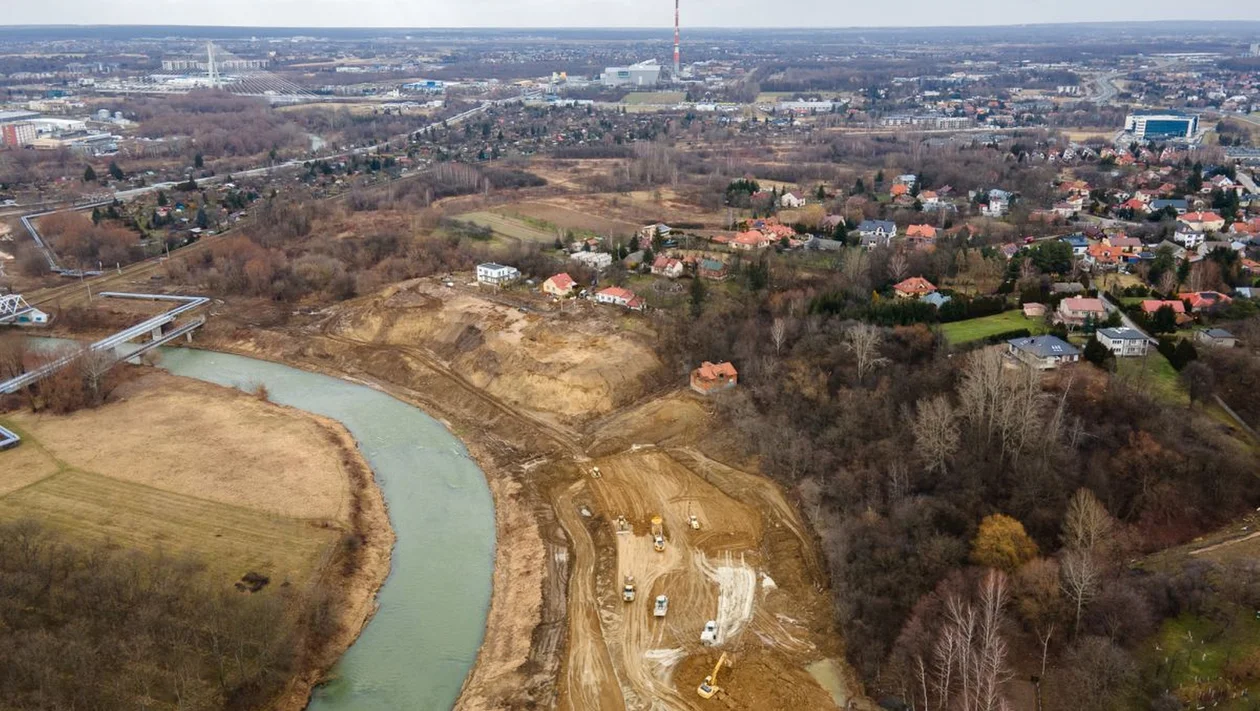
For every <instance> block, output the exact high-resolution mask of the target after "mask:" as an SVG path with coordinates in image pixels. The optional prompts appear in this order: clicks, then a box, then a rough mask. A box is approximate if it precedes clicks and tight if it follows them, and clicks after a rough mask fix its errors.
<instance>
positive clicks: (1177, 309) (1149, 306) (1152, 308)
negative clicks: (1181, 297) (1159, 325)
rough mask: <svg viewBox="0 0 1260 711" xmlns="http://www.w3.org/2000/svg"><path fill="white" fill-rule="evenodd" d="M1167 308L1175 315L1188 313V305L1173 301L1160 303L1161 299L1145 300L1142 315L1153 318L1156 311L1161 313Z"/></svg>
mask: <svg viewBox="0 0 1260 711" xmlns="http://www.w3.org/2000/svg"><path fill="white" fill-rule="evenodd" d="M1165 306H1167V307H1168V308H1170V309H1172V310H1173V313H1175V314H1184V313H1185V312H1186V305H1185V303H1184V302H1181V301H1173V300H1171V299H1169V300H1168V301H1160V300H1159V299H1144V300H1143V301H1142V313H1144V314H1146V315H1147V316H1152V315H1154V314H1155V312H1156V311H1159V310H1160V309H1162V308H1164V307H1165Z"/></svg>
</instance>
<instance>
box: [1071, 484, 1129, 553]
mask: <svg viewBox="0 0 1260 711" xmlns="http://www.w3.org/2000/svg"><path fill="white" fill-rule="evenodd" d="M1115 527H1116V522H1115V519H1113V518H1112V517H1111V514H1109V513H1107V508H1106V507H1105V506H1103V505H1102V502H1101V501H1099V500H1098V497H1096V496H1094V492H1092V491H1090V490H1089V489H1085V488H1081V489H1077V490H1076V494H1074V495H1073V496H1072V500H1071V501H1069V502H1068V508H1067V513H1066V514H1064V516H1063V545H1064V547H1066V548H1068V549H1070V550H1075V551H1084V552H1088V553H1093V552H1096V551H1097V550H1098V549H1099V548H1100V547H1101V546H1103V545H1104V544H1106V543H1107V542H1109V540H1110V538H1111V533H1112V531H1114V530H1115Z"/></svg>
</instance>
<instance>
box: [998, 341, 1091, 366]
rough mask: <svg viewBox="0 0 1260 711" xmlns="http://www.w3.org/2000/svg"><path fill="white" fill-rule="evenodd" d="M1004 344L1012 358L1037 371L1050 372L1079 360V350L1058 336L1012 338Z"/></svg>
mask: <svg viewBox="0 0 1260 711" xmlns="http://www.w3.org/2000/svg"><path fill="white" fill-rule="evenodd" d="M1006 344H1007V349H1008V351H1009V352H1010V354H1011V356H1012V357H1014V358H1015V359H1016V360H1017V361H1019V362H1021V363H1023V364H1025V365H1027V366H1029V367H1032V368H1036V369H1038V370H1051V369H1053V368H1057V367H1058V366H1060V365H1066V364H1068V363H1075V362H1077V361H1079V360H1080V359H1081V351H1080V349H1079V348H1077V347H1076V346H1074V345H1072V344H1071V343H1068V342H1067V341H1065V340H1063V339H1062V338H1059V337H1058V336H1030V337H1027V338H1012V339H1011V340H1009V341H1007V342H1006Z"/></svg>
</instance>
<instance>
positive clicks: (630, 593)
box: [621, 575, 634, 602]
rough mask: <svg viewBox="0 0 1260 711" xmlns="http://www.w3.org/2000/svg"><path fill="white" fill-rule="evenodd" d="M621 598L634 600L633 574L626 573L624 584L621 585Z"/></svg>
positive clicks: (629, 600)
mask: <svg viewBox="0 0 1260 711" xmlns="http://www.w3.org/2000/svg"><path fill="white" fill-rule="evenodd" d="M621 599H622V600H625V601H626V602H634V576H633V575H627V576H626V582H625V585H622V586H621Z"/></svg>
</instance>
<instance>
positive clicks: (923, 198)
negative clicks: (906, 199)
mask: <svg viewBox="0 0 1260 711" xmlns="http://www.w3.org/2000/svg"><path fill="white" fill-rule="evenodd" d="M919 202H920V203H921V204H922V205H923V209H924V210H936V209H938V208H940V206H941V205H942V204H943V203H942V202H941V195H940V193H938V192H936V191H935V190H924V191H923V192H921V193H919Z"/></svg>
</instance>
